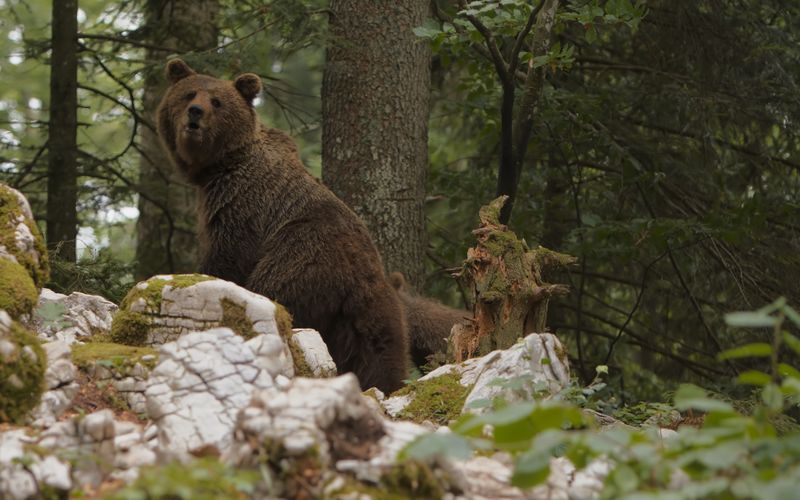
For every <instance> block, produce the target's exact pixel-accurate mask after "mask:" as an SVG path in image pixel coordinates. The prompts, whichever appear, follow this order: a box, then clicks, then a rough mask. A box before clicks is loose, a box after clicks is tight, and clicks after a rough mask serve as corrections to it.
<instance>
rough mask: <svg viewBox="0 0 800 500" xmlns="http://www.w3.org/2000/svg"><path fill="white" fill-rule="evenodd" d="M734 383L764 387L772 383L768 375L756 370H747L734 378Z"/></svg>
mask: <svg viewBox="0 0 800 500" xmlns="http://www.w3.org/2000/svg"><path fill="white" fill-rule="evenodd" d="M736 382H737V383H739V384H746V385H757V386H765V385H767V384H769V383H770V382H772V377H770V376H769V374H767V373H764V372H761V371H758V370H747V371H745V372H742V373H740V374H739V376H738V377H736Z"/></svg>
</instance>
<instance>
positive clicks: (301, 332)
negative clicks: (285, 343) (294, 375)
mask: <svg viewBox="0 0 800 500" xmlns="http://www.w3.org/2000/svg"><path fill="white" fill-rule="evenodd" d="M289 342H291V343H292V344H293V345H294V346H295V347H296V348H297V349H296V351H295V352H300V353H302V355H303V359H304V360H305V362H306V365H307V366H308V368H309V370H311V373H310V374H307V376H314V377H316V378H328V377H335V376H336V374H337V370H336V363H334V362H333V358H332V357H331V355H330V353H329V352H328V346H326V345H325V341H323V340H322V335H320V334H319V332H318V331H316V330H312V329H310V328H296V329H294V330H292V336H291V337H290V339H289Z"/></svg>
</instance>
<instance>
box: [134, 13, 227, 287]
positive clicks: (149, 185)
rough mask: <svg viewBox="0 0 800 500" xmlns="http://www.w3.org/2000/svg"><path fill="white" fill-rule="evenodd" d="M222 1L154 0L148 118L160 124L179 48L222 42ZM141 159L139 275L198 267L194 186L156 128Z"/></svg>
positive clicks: (146, 133) (149, 19) (146, 135)
mask: <svg viewBox="0 0 800 500" xmlns="http://www.w3.org/2000/svg"><path fill="white" fill-rule="evenodd" d="M218 13H219V1H218V0H149V1H148V2H147V10H146V13H145V32H146V33H147V35H148V36H147V38H148V42H149V43H150V44H151V45H156V46H160V47H164V50H156V49H149V50H148V51H147V60H148V62H149V63H150V64H149V67H150V68H151V69H150V71H149V72H148V74H147V76H146V79H145V89H144V97H143V105H144V116H145V118H146V120H147V121H148V122H149V123H150V124H152V125H153V127H155V123H156V120H155V114H156V110H157V108H158V104H159V102H160V101H161V97H162V96H163V95H164V91H165V89H166V81H165V80H164V77H163V68H164V63H165V62H166V58H167V57H168V56H169V55H170V54H174V53H175V52H179V53H183V52H189V51H194V50H205V49H209V48H213V47H215V46H216V44H217V35H218V30H217V26H216V17H217V15H218ZM140 130H141V135H140V143H141V151H142V156H141V159H140V163H139V172H140V173H139V186H140V192H141V193H142V194H141V195H140V196H139V220H138V221H137V224H136V230H137V239H136V262H137V265H136V276H137V278H146V277H149V276H152V275H154V274H160V273H175V272H192V271H194V270H196V261H197V252H196V249H197V237H196V234H195V218H196V214H195V189H194V188H193V187H192V186H190V185H188V184H187V183H186V182H185V181H184V179H182V178H181V177H180V175H179V174H178V173H177V172H176V170H175V168H174V167H173V165H172V163H171V162H170V161H169V159H168V157H167V155H166V153H165V152H164V151H163V150H162V148H161V143H160V142H159V140H158V135H157V134H156V131H155V130H154V129H151V128H148V127H142V128H141V129H140Z"/></svg>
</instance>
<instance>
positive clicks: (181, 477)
mask: <svg viewBox="0 0 800 500" xmlns="http://www.w3.org/2000/svg"><path fill="white" fill-rule="evenodd" d="M258 479H259V474H258V472H257V471H252V470H238V469H235V468H233V467H230V466H228V465H225V464H223V463H222V462H220V461H219V460H218V459H216V458H211V457H208V458H201V459H197V460H193V461H191V462H188V463H186V464H182V463H180V462H172V463H169V464H166V465H159V466H150V467H142V469H141V472H140V473H139V478H138V479H137V480H136V481H134V482H133V483H132V484H130V485H128V486H125V487H124V488H122V489H121V490H118V491H116V492H115V493H112V494H111V495H109V497H108V498H111V499H130V498H192V499H196V500H213V499H217V498H230V499H237V498H241V499H246V498H251V494H252V492H253V489H254V486H255V484H256V483H258Z"/></svg>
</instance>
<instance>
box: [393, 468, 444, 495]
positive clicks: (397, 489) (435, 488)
mask: <svg viewBox="0 0 800 500" xmlns="http://www.w3.org/2000/svg"><path fill="white" fill-rule="evenodd" d="M381 484H383V485H384V486H385V487H386V489H387V490H388V491H391V492H393V493H399V494H400V497H401V498H426V499H438V498H443V497H444V494H445V490H444V487H443V486H442V484H441V483H440V481H439V480H438V479H437V478H436V476H435V475H434V473H433V471H432V470H431V468H430V467H429V466H428V465H426V464H424V463H421V462H415V461H408V462H403V463H401V464H397V465H395V466H394V467H392V469H390V470H389V472H387V473H385V474H384V475H383V477H381Z"/></svg>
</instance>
